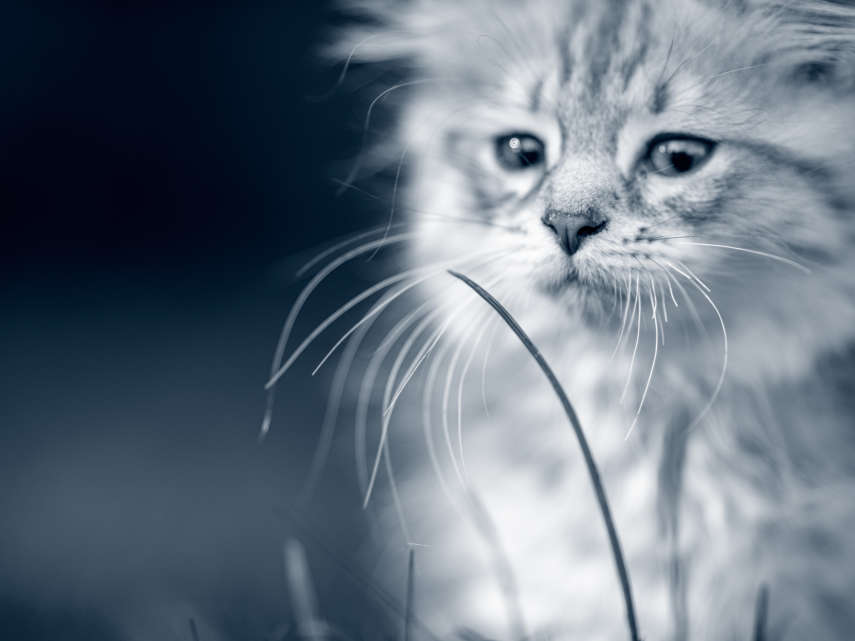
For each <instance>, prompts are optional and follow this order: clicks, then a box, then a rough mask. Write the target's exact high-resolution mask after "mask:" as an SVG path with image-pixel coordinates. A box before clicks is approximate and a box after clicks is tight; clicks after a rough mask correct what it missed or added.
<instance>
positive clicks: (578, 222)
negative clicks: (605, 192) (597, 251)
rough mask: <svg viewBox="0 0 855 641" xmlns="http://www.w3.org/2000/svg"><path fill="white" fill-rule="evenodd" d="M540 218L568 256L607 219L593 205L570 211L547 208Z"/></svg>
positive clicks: (598, 229) (596, 231)
mask: <svg viewBox="0 0 855 641" xmlns="http://www.w3.org/2000/svg"><path fill="white" fill-rule="evenodd" d="M541 220H542V221H543V224H544V225H546V226H547V227H549V228H550V229H551V230H552V231H553V232H555V236H556V239H557V240H558V244H559V245H560V246H561V249H563V250H564V252H565V253H566V254H567V255H569V256H572V255H573V254H575V253H576V252H577V251H579V248H580V247H581V246H582V243H583V242H584V240H585V239H586V238H588V237H589V236H594V235H595V234H598V233H600V232H601V231H602V230H603V229H605V227H606V224H607V223H608V219H607V218H606V217H605V216H604V215H603V214H602V213H601V212H600V211H599V210H598V209H596V208H594V207H587V208H585V209H584V210H582V211H580V212H572V213H570V212H562V211H557V210H554V209H548V210H547V211H546V213H545V214H544V215H543V218H541Z"/></svg>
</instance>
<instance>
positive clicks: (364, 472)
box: [354, 307, 444, 496]
mask: <svg viewBox="0 0 855 641" xmlns="http://www.w3.org/2000/svg"><path fill="white" fill-rule="evenodd" d="M420 309H421V308H419V309H417V310H416V311H414V312H412V313H410V314H409V315H407V317H406V318H404V319H403V320H401V321H400V322H399V323H398V324H397V325H396V326H395V327H394V328H393V329H392V330H391V331H390V332H389V334H390V336H394V339H397V338H398V337H399V336H400V335H401V334H402V333H403V332H404V331H405V330H406V329H407V328H408V327H409V326H410V325H412V323H413V322H414V321H415V319H416V318H417V317H418V314H419V312H420ZM443 311H444V308H443V307H440V308H439V309H435V310H433V311H431V312H428V313H427V314H426V315H425V316H424V317H423V318H422V320H420V321H419V322H418V324H417V325H416V327H415V328H414V329H413V331H412V332H411V333H410V335H409V336H408V337H407V339H406V340H405V341H404V344H403V346H402V347H401V351H402V352H404V353H406V352H408V351H409V350H410V349H411V347H412V345H413V343H414V342H415V341H416V340H417V339H418V337H419V336H420V335H421V334H422V333H423V332H424V331H425V330H426V329H427V328H428V327H429V326H430V325H431V323H433V321H434V319H435V318H436V317H437V316H439V315H440V314H441V313H442V312H443ZM394 342H395V341H394V340H390V341H388V343H386V346H385V347H384V348H383V349H378V350H377V351H376V352H375V353H374V354H373V355H372V356H371V360H370V361H369V363H368V366H367V367H366V369H365V374H364V375H363V378H362V385H361V386H360V390H359V396H358V398H357V407H356V429H355V433H354V439H355V440H354V452H355V456H356V466H357V475H358V478H359V480H360V489H361V490H362V494H363V496H365V495H367V494H368V493H369V489H368V487H369V484H368V459H367V454H366V437H367V431H368V403H369V400H370V398H371V392H372V391H373V389H374V381H375V379H376V378H377V373H378V372H379V369H380V366H381V364H382V363H383V360H384V359H385V358H386V355H387V354H388V352H389V350H390V349H391V348H392V345H393V344H394ZM381 445H382V443H381ZM380 449H382V448H380ZM378 451H379V449H378ZM375 468H376V465H375Z"/></svg>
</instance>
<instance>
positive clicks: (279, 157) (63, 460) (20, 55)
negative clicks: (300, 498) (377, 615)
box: [0, 2, 382, 641]
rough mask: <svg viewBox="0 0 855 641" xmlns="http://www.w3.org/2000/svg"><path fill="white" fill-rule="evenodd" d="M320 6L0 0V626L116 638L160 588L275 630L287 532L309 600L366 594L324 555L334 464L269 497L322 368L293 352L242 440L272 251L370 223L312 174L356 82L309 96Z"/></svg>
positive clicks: (350, 610) (335, 530) (337, 472)
mask: <svg viewBox="0 0 855 641" xmlns="http://www.w3.org/2000/svg"><path fill="white" fill-rule="evenodd" d="M340 20H341V18H340V17H338V16H336V15H335V14H334V13H333V11H332V10H331V7H330V6H329V3H327V2H303V3H284V2H282V3H264V4H260V3H253V2H244V3H233V4H217V5H210V4H202V3H199V4H195V3H187V2H181V3H163V4H152V3H138V2H125V3H121V2H116V3H106V2H105V3H100V4H98V3H93V4H86V3H83V4H80V3H78V6H76V7H69V6H48V5H42V6H35V5H33V4H29V5H24V4H18V5H12V6H9V5H8V4H5V3H4V8H3V9H0V60H2V71H0V74H2V75H0V92H2V93H0V211H2V212H3V213H2V219H3V223H2V230H0V243H2V251H0V261H2V269H0V274H2V276H0V300H2V314H0V353H2V363H3V367H2V370H0V377H2V382H0V394H2V396H1V397H0V399H2V400H1V401H0V638H3V639H16V640H25V639H52V640H53V639H64V640H67V639H89V640H94V641H97V640H98V639H113V638H124V636H123V634H124V633H123V631H122V629H121V627H122V626H121V622H122V621H123V620H126V619H133V617H135V616H139V615H138V613H139V612H140V611H156V609H157V608H159V607H162V606H163V604H164V603H166V604H167V605H168V604H169V603H172V602H174V603H177V604H181V603H190V604H192V607H191V609H190V610H189V611H190V612H196V613H199V612H201V613H203V614H204V615H205V617H206V620H207V621H208V622H209V623H211V625H212V626H214V627H216V628H217V629H218V630H220V631H221V632H222V631H225V632H224V634H226V635H227V636H228V638H236V639H244V638H245V639H265V638H275V636H276V634H278V633H277V632H276V630H277V626H280V625H281V624H283V623H287V622H288V621H289V619H290V613H289V605H288V595H287V590H286V589H285V581H284V579H283V576H282V574H283V573H282V552H281V550H282V543H283V541H284V540H285V539H286V538H287V537H288V536H292V535H297V536H300V537H301V538H302V539H304V540H305V539H310V542H309V544H307V550H308V554H309V559H310V562H311V563H312V566H313V571H314V572H315V575H316V576H315V579H316V583H317V588H318V592H319V594H320V599H321V605H322V607H323V606H324V604H325V603H326V604H327V607H328V608H330V607H331V608H332V609H333V610H334V611H335V612H336V616H337V617H338V618H339V619H340V620H341V621H340V622H341V623H342V625H345V626H348V625H350V624H349V623H348V621H349V618H350V619H352V620H353V621H356V620H357V619H360V620H364V619H365V617H364V612H365V609H366V608H370V607H372V606H371V605H370V603H367V602H363V601H364V600H365V598H366V596H365V592H366V590H365V589H364V586H362V587H360V586H359V585H358V581H355V580H353V577H350V578H348V576H347V573H346V572H343V571H342V566H341V563H342V562H344V563H347V560H348V559H349V558H351V556H352V555H353V554H354V551H355V549H356V548H357V547H359V546H360V545H363V537H362V532H363V529H364V528H363V516H362V515H361V513H360V512H359V510H358V497H356V490H355V489H353V491H352V495H351V494H348V492H347V491H344V490H341V488H348V487H351V488H352V487H353V486H354V484H353V482H352V475H351V473H350V471H349V470H346V469H344V468H343V467H342V466H336V465H333V466H332V467H331V469H330V471H329V473H328V474H327V487H338V488H339V491H338V492H327V493H326V494H323V489H322V493H321V497H322V499H319V501H321V502H322V505H320V506H319V507H318V508H317V509H316V510H315V512H316V515H315V516H312V515H306V516H304V517H300V522H299V523H297V522H295V521H294V519H293V518H292V517H291V516H290V513H289V511H288V510H289V506H290V505H291V503H292V502H293V497H294V492H295V489H294V488H295V487H296V486H297V484H298V483H299V481H300V480H301V479H302V478H303V475H304V474H305V472H306V468H307V464H306V462H307V460H308V458H309V455H310V453H311V451H312V439H313V437H314V433H315V431H316V430H317V427H318V425H319V423H320V420H321V416H322V410H323V403H324V400H325V399H324V397H323V394H324V390H325V385H323V381H317V380H314V381H310V380H309V379H308V377H307V376H306V372H305V371H304V370H305V367H303V369H301V370H299V371H297V372H295V374H294V376H293V377H292V382H291V384H290V385H289V386H288V388H287V389H286V390H284V391H283V393H282V395H281V403H280V414H279V420H278V421H277V423H275V424H274V428H273V432H272V434H271V437H270V438H269V439H268V441H267V442H266V443H264V444H263V445H259V444H258V442H257V440H256V437H257V432H258V427H259V424H260V419H261V416H262V412H263V408H264V396H263V390H262V387H263V383H264V381H265V375H266V371H267V368H268V366H269V359H270V356H271V353H272V350H273V347H274V344H275V340H276V337H277V333H278V328H279V324H280V323H281V321H282V319H283V317H284V315H285V313H286V311H287V309H288V305H289V303H290V301H291V300H293V297H294V295H295V291H296V290H295V287H296V285H295V283H294V282H293V280H292V278H291V274H292V273H293V267H294V265H295V264H296V263H295V262H294V260H293V259H292V258H289V257H293V256H294V255H295V254H298V255H299V254H300V253H301V252H304V251H305V250H306V249H307V248H310V247H312V246H314V245H317V244H318V243H321V242H323V241H328V240H329V239H330V238H331V237H333V236H336V235H339V234H342V233H346V232H348V231H352V230H355V229H359V228H363V227H366V226H368V225H369V224H371V223H372V222H376V214H375V213H373V212H372V211H370V210H369V208H368V207H367V206H366V205H365V203H364V201H363V202H360V201H359V200H358V199H356V200H354V199H353V198H352V197H350V198H349V197H345V198H343V199H342V198H336V196H335V193H334V191H335V185H334V184H333V183H332V181H331V178H332V177H333V176H336V175H342V173H343V172H340V171H339V172H338V173H337V166H335V167H334V164H335V162H336V161H342V160H346V159H347V158H349V157H351V156H352V155H353V154H354V153H355V152H356V150H357V145H358V143H359V131H358V128H359V125H360V123H361V121H362V114H363V113H364V96H359V97H357V96H356V94H355V93H354V92H351V91H340V92H337V93H336V94H335V95H334V96H333V97H331V98H330V99H328V100H324V101H322V102H316V101H311V100H307V98H306V97H307V96H310V95H313V94H318V93H322V92H323V91H324V90H326V89H328V88H329V87H330V86H332V85H333V84H334V82H335V79H336V77H337V74H338V73H339V70H340V68H335V67H334V66H331V65H326V64H321V63H319V62H318V61H317V47H318V45H319V44H320V43H321V42H322V41H323V39H324V38H325V37H326V36H327V35H328V30H329V28H330V26H331V25H334V24H335V23H336V21H340ZM360 106H361V109H362V110H363V111H360ZM380 215H381V216H382V213H381V214H380ZM372 217H373V219H372ZM339 477H340V478H339ZM322 514H325V515H326V517H325V518H324V517H322V516H320V515H322ZM330 515H333V518H330ZM319 541H323V542H324V543H323V545H320V544H319V543H318V542H319ZM126 613H127V614H126ZM360 613H362V614H360ZM188 616H193V615H188ZM179 618H180V617H179ZM117 621H118V622H119V623H118V624H117ZM200 625H201V623H200ZM353 625H357V624H353ZM353 625H350V627H351V629H353ZM176 630H177V631H176V632H175V633H174V635H171V636H168V637H163V638H175V639H191V638H192V637H191V633H190V631H189V629H188V628H187V627H184V626H183V622H181V626H179V628H176ZM280 630H281V628H280ZM366 634H369V633H366ZM200 636H201V637H202V641H207V640H206V639H205V637H204V635H203V634H200ZM209 639H210V637H209Z"/></svg>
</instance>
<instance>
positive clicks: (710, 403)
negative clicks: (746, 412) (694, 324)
mask: <svg viewBox="0 0 855 641" xmlns="http://www.w3.org/2000/svg"><path fill="white" fill-rule="evenodd" d="M690 282H691V281H690ZM692 284H693V285H695V289H697V290H698V291H699V292H700V293H701V295H702V296H703V297H704V298H706V299H707V302H708V303H709V304H710V307H712V309H713V311H714V312H715V315H716V316H717V317H718V322H719V324H720V325H721V336H722V340H723V342H724V348H723V354H722V364H721V373H720V374H719V377H718V381H717V382H716V384H715V388H714V389H713V393H712V396H710V400H709V401H708V402H707V404H706V405H705V406H704V408H703V409H702V410H701V412H700V413H699V414H698V415H697V416H696V417H695V418H694V420H692V422H691V424H690V425H689V427H688V428H687V429H688V430H691V429H692V428H694V426H695V425H697V424H698V423H699V422H700V421H701V420H702V419H703V418H704V416H706V414H707V412H709V410H710V408H712V406H713V404H714V403H715V401H716V399H717V398H718V395H719V393H720V392H721V388H722V386H723V385H724V378H725V376H726V374H727V360H728V341H727V327H725V324H724V318H722V315H721V312H720V311H719V309H718V306H717V305H716V304H715V303H714V302H713V299H712V298H710V296H709V295H708V294H707V293H706V292H705V291H704V290H702V289H701V288H700V287H698V286H697V284H696V283H692Z"/></svg>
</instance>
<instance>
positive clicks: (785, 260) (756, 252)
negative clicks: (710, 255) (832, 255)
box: [684, 241, 812, 274]
mask: <svg viewBox="0 0 855 641" xmlns="http://www.w3.org/2000/svg"><path fill="white" fill-rule="evenodd" d="M684 244H686V245H695V246H697V247H718V248H719V249H731V250H733V251H738V252H745V253H746V254H754V255H755V256H763V257H764V258H769V259H770V260H776V261H778V262H781V263H784V264H786V265H789V266H790V267H795V268H796V269H798V270H799V271H801V272H804V273H805V274H810V273H812V272H811V270H810V268H808V267H806V266H805V265H802V264H801V263H799V262H796V261H794V260H790V259H789V258H784V257H783V256H778V255H777V254H770V253H769V252H765V251H760V250H759V249H748V248H746V247H734V246H733V245H719V244H717V243H697V242H690V241H686V242H685V243H684Z"/></svg>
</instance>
